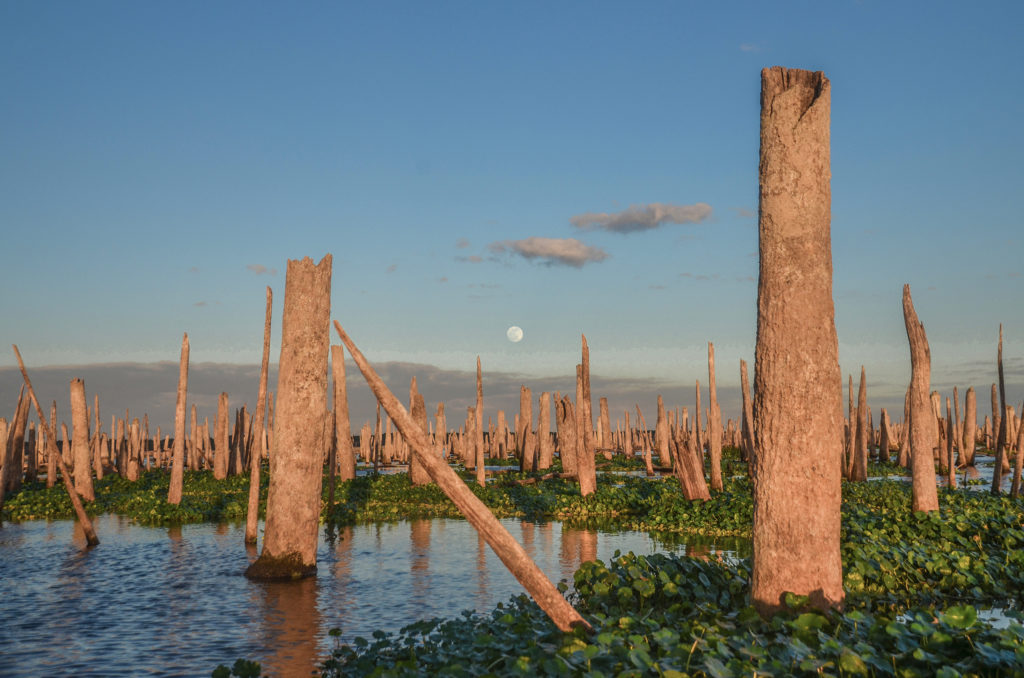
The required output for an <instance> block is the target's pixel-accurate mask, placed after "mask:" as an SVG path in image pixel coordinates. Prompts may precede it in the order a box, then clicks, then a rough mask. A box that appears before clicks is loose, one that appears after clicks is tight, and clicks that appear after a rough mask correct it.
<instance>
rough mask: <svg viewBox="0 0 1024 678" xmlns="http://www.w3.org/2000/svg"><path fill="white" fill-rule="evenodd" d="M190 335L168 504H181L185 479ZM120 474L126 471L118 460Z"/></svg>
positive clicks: (182, 364) (184, 346)
mask: <svg viewBox="0 0 1024 678" xmlns="http://www.w3.org/2000/svg"><path fill="white" fill-rule="evenodd" d="M188 350H189V346H188V334H185V336H184V337H182V339H181V359H180V361H179V362H178V395H177V398H176V400H175V405H174V451H173V452H172V453H171V485H170V487H169V488H168V489H167V503H169V504H175V505H177V504H180V503H181V492H182V487H181V485H182V481H183V480H184V478H185V399H186V395H187V393H188ZM117 470H118V473H120V474H122V475H124V472H125V469H124V468H123V467H122V465H121V460H120V459H118V469H117Z"/></svg>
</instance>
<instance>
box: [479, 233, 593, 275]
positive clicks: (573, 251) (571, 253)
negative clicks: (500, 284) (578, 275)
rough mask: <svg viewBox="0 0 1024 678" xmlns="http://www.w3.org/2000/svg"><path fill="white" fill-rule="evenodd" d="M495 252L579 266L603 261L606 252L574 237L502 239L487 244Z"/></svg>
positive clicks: (543, 261)
mask: <svg viewBox="0 0 1024 678" xmlns="http://www.w3.org/2000/svg"><path fill="white" fill-rule="evenodd" d="M487 247H488V249H490V250H491V251H492V252H494V253H495V254H502V253H506V252H508V253H511V254H515V255H518V256H520V257H523V258H524V259H539V260H540V261H541V262H542V263H544V264H545V265H548V266H572V267H573V268H581V267H582V266H583V265H584V264H586V263H589V262H592V261H604V260H605V259H607V258H608V253H607V252H605V251H604V250H602V249H600V248H598V247H591V246H590V245H586V244H584V243H582V242H580V241H579V240H577V239H576V238H539V237H536V236H534V237H532V238H525V239H523V240H503V241H500V242H493V243H491V244H490V245H488V246H487Z"/></svg>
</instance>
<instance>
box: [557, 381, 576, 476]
mask: <svg viewBox="0 0 1024 678" xmlns="http://www.w3.org/2000/svg"><path fill="white" fill-rule="evenodd" d="M555 422H556V424H557V427H558V455H559V457H560V458H561V460H562V471H563V472H565V473H572V474H576V472H577V467H576V462H577V460H576V412H575V411H574V409H573V406H572V400H571V399H570V398H569V396H563V397H562V399H561V400H556V401H555Z"/></svg>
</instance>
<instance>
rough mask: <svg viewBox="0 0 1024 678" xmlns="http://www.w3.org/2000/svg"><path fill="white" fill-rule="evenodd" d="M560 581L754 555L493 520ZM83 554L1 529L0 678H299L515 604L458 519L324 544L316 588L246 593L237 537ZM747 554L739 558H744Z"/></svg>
mask: <svg viewBox="0 0 1024 678" xmlns="http://www.w3.org/2000/svg"><path fill="white" fill-rule="evenodd" d="M502 522H503V523H504V525H505V526H506V527H507V528H508V529H509V531H510V532H511V533H512V535H513V536H514V537H516V539H518V540H519V541H520V543H522V544H523V546H524V547H525V548H526V550H527V552H528V553H530V554H531V555H532V556H533V558H534V559H535V560H536V561H537V563H538V565H539V566H540V567H541V569H543V570H544V572H546V573H547V574H548V576H549V577H551V579H552V580H553V581H555V582H557V581H558V580H560V579H567V580H569V582H570V583H571V581H572V575H573V572H574V571H575V570H576V569H577V568H578V567H579V564H580V563H581V562H582V561H585V560H592V559H595V558H600V559H603V560H605V561H606V562H607V561H608V560H609V559H610V558H611V557H612V555H613V554H614V552H615V551H616V550H621V551H622V552H624V553H625V552H627V551H633V552H635V553H643V554H646V553H653V552H673V553H690V554H691V555H714V554H716V553H719V554H722V555H723V556H726V557H728V556H731V555H734V554H736V552H737V550H739V551H740V552H741V553H742V552H743V551H746V550H749V541H747V540H738V539H719V540H717V541H715V540H711V541H704V542H691V543H690V544H688V545H686V544H678V543H676V544H666V543H662V542H659V541H657V540H656V539H655V538H652V537H651V536H650V535H648V534H646V533H638V532H625V533H610V532H599V531H596V530H588V529H575V528H570V527H569V526H567V525H563V524H561V523H558V522H549V523H530V522H524V521H518V520H503V521H502ZM95 526H96V531H97V533H98V534H99V537H100V540H101V543H100V545H99V546H98V547H96V548H93V549H86V548H85V539H84V536H83V535H82V533H81V530H80V529H79V527H78V525H77V524H76V523H74V522H73V521H70V520H63V521H53V522H46V521H29V522H25V523H5V524H4V525H3V526H2V527H0V676H11V677H19V676H25V677H28V676H42V675H47V676H72V675H73V676H110V677H113V676H140V675H141V676H209V675H210V672H211V671H212V670H213V668H214V667H216V666H217V664H221V663H223V664H227V665H229V666H230V665H231V664H232V663H233V662H234V660H235V659H236V658H238V657H246V658H249V659H255V660H257V661H259V662H261V664H262V665H263V668H264V671H266V672H267V673H269V674H270V675H275V676H289V677H291V676H302V675H309V674H310V672H311V671H312V670H313V668H314V667H315V666H316V665H317V663H318V660H319V659H320V658H321V657H323V656H324V655H326V654H327V653H328V652H329V651H330V649H331V647H333V645H334V642H335V641H334V639H333V638H330V637H329V636H328V631H329V630H330V629H331V628H335V627H338V628H340V629H341V630H342V638H343V639H344V640H346V641H350V640H352V639H353V638H354V637H356V636H360V635H361V636H365V637H369V636H370V634H371V633H372V632H373V631H374V630H375V629H382V630H385V631H394V630H398V629H399V628H401V627H402V626H405V625H406V624H409V623H411V622H413V621H417V620H419V619H427V618H431V617H435V616H440V617H451V616H455V615H458V614H459V613H460V612H461V611H462V610H466V609H472V610H477V611H480V612H487V611H490V610H491V609H493V608H494V606H495V604H497V603H498V602H504V601H507V600H508V599H509V597H510V596H513V595H517V594H519V593H522V589H521V587H520V586H519V584H518V583H517V582H516V581H515V579H514V578H513V577H512V575H510V574H509V573H508V571H507V570H506V569H505V567H504V566H503V565H502V563H501V561H500V560H498V558H497V556H495V555H494V553H493V552H492V551H491V550H490V548H489V547H487V545H486V544H485V543H484V542H483V541H482V539H480V538H479V537H478V536H477V534H476V532H475V531H474V530H473V528H472V527H471V526H470V525H469V524H468V523H466V522H465V521H462V520H419V521H413V522H399V523H394V524H374V525H359V526H353V527H348V528H344V529H342V530H340V531H338V532H337V533H334V534H331V533H329V532H328V531H326V530H323V531H322V532H321V537H320V547H319V552H318V556H317V558H318V571H317V576H316V577H315V578H310V579H306V580H302V581H298V582H284V583H264V582H252V581H249V580H247V579H246V578H245V577H244V576H242V572H243V571H244V570H245V568H246V567H247V566H248V564H249V563H250V562H251V561H252V560H254V559H255V557H256V556H257V552H256V551H255V550H253V549H248V550H247V549H246V548H245V546H244V545H243V536H244V525H241V524H239V525H231V524H223V525H211V524H199V525H184V526H181V527H171V528H154V527H142V526H139V525H135V524H133V523H131V522H130V521H128V520H127V519H124V518H120V517H118V516H110V515H108V516H101V517H99V518H97V519H96V521H95ZM742 554H743V555H746V554H745V553H742Z"/></svg>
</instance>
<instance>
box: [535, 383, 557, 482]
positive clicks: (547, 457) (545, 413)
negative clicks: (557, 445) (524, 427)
mask: <svg viewBox="0 0 1024 678" xmlns="http://www.w3.org/2000/svg"><path fill="white" fill-rule="evenodd" d="M537 409H538V410H539V412H538V413H537V441H538V447H539V454H538V461H537V469H538V470H541V471H544V470H546V469H549V468H551V462H552V458H553V454H552V445H551V394H550V393H548V392H547V391H544V392H543V393H541V394H540V400H539V401H538V402H537Z"/></svg>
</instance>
